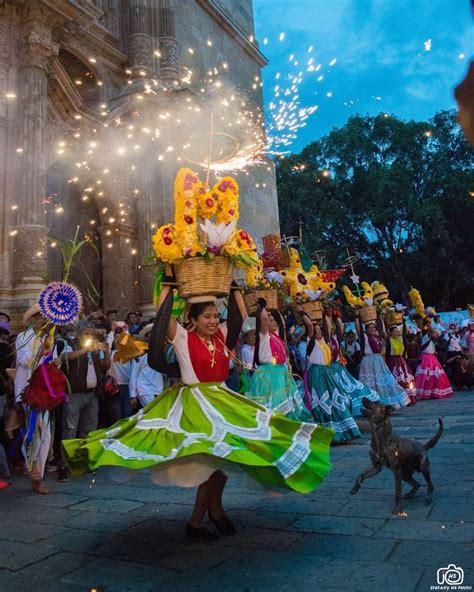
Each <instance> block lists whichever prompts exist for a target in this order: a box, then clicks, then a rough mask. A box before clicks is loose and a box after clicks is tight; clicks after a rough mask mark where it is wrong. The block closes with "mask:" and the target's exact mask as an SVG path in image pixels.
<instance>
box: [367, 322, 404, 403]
mask: <svg viewBox="0 0 474 592" xmlns="http://www.w3.org/2000/svg"><path fill="white" fill-rule="evenodd" d="M356 328H357V332H358V334H359V340H360V344H361V347H362V352H363V354H364V357H363V358H362V362H361V365H360V373H359V379H360V381H361V382H363V383H364V384H365V385H367V386H368V387H369V388H370V389H372V390H374V391H376V392H377V394H378V395H379V397H380V399H381V403H385V404H386V405H392V406H393V407H395V408H400V407H406V405H408V404H409V403H410V397H409V396H408V394H407V393H406V391H405V390H404V389H403V388H402V387H401V386H400V385H399V384H398V383H397V381H396V380H395V377H394V376H393V374H392V373H391V372H390V370H389V368H388V366H387V364H386V363H385V360H384V359H383V355H382V354H383V353H385V352H384V340H383V339H382V337H380V335H379V331H378V329H377V325H376V324H375V322H371V323H367V324H366V325H365V327H362V325H361V323H360V320H359V317H356Z"/></svg>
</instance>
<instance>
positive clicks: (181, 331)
mask: <svg viewBox="0 0 474 592" xmlns="http://www.w3.org/2000/svg"><path fill="white" fill-rule="evenodd" d="M226 338H227V325H226V324H225V323H224V324H222V325H220V327H219V329H218V330H217V332H216V334H215V335H214V337H213V340H212V341H213V344H214V346H215V350H214V352H211V351H209V348H208V347H207V345H206V343H205V342H204V340H203V339H201V338H200V337H199V335H198V334H197V333H196V331H187V330H186V329H185V328H184V327H183V326H182V325H180V324H179V323H178V324H177V327H176V335H175V338H174V339H173V341H172V343H173V345H174V350H175V354H176V359H177V360H178V364H179V368H180V370H181V378H182V380H183V382H184V384H198V383H200V382H224V381H225V380H226V378H227V377H228V375H229V352H228V350H227V348H226V346H225V341H226ZM212 360H214V364H212Z"/></svg>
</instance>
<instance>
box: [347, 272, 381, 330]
mask: <svg viewBox="0 0 474 592" xmlns="http://www.w3.org/2000/svg"><path fill="white" fill-rule="evenodd" d="M357 287H359V284H357ZM360 288H361V289H362V291H361V290H360V289H359V290H358V294H357V295H356V294H354V293H353V292H352V291H351V290H350V288H349V287H348V286H343V287H342V290H343V292H344V296H345V297H346V301H347V304H348V305H349V306H350V307H351V308H352V309H353V310H357V311H358V313H359V317H360V320H361V321H362V322H363V323H364V324H367V323H373V322H374V321H376V320H377V307H376V306H375V305H374V292H373V290H372V286H371V285H370V284H368V283H367V282H361V283H360Z"/></svg>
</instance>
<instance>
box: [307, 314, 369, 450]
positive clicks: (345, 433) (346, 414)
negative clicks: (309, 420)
mask: <svg viewBox="0 0 474 592" xmlns="http://www.w3.org/2000/svg"><path fill="white" fill-rule="evenodd" d="M303 321H304V323H305V326H306V332H307V335H308V339H309V340H308V346H307V350H306V355H307V362H306V365H307V377H306V385H307V388H306V393H305V403H306V406H307V407H308V409H310V410H311V413H312V415H313V417H314V420H315V421H316V422H317V423H320V424H321V425H323V426H326V427H328V428H331V429H333V430H334V431H335V435H334V441H335V442H345V441H348V440H352V439H354V438H358V437H359V436H360V430H359V428H358V426H357V423H356V421H355V419H354V418H353V416H352V413H351V395H350V393H349V392H348V391H347V390H346V389H345V388H344V380H343V379H341V375H340V373H339V370H336V369H335V367H334V365H333V364H332V352H331V347H330V346H329V345H328V344H327V342H326V341H325V339H324V337H323V331H322V328H321V327H320V325H319V324H317V323H314V324H313V323H312V322H311V320H310V319H309V317H308V316H307V315H306V314H305V313H303Z"/></svg>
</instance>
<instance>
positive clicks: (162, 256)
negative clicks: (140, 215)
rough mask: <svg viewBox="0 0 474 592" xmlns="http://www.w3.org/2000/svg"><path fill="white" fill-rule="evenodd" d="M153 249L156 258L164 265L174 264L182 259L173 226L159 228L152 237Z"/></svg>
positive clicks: (167, 225) (165, 225) (166, 225)
mask: <svg viewBox="0 0 474 592" xmlns="http://www.w3.org/2000/svg"><path fill="white" fill-rule="evenodd" d="M152 240H153V248H154V249H155V255H156V258H157V259H159V260H160V261H163V262H164V263H176V262H177V261H179V260H180V259H182V258H183V251H182V249H181V246H180V244H179V240H178V235H177V234H176V229H175V227H174V225H173V224H164V225H163V226H160V228H158V230H157V231H156V232H155V234H154V235H153V239H152Z"/></svg>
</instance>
